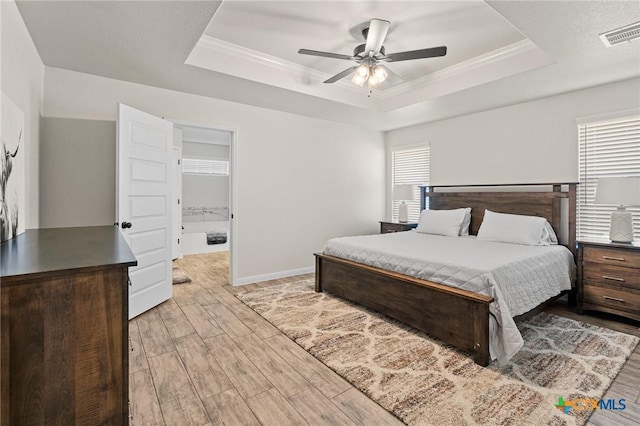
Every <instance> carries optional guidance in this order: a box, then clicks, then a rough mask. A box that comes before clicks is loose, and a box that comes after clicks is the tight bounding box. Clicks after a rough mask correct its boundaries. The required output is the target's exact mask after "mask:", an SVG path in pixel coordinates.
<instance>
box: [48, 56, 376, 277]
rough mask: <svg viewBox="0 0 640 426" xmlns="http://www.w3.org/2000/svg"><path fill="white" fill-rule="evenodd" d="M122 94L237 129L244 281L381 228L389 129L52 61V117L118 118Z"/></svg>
mask: <svg viewBox="0 0 640 426" xmlns="http://www.w3.org/2000/svg"><path fill="white" fill-rule="evenodd" d="M117 102H122V103H125V104H128V105H131V106H133V107H135V108H138V109H141V110H144V111H147V112H150V113H152V114H155V115H158V116H165V117H171V118H172V119H176V120H184V121H188V122H193V123H202V124H208V125H212V126H214V127H219V128H229V129H235V131H236V134H235V137H236V139H235V142H236V150H237V152H236V155H237V157H236V166H237V168H236V174H237V175H236V176H237V181H236V187H237V203H236V205H235V211H234V214H235V220H236V224H237V235H236V236H235V238H236V241H237V250H238V251H237V259H236V260H237V262H238V276H237V277H236V278H237V279H238V280H239V281H241V282H250V281H252V280H260V279H265V278H269V277H270V276H274V275H278V274H280V273H282V271H299V270H302V269H306V268H311V267H312V265H313V262H314V260H313V253H314V252H315V251H319V250H321V249H322V247H323V245H324V243H325V242H326V240H327V239H329V238H331V237H335V236H340V235H353V234H363V233H375V232H376V231H377V229H378V223H377V221H378V220H380V219H381V218H383V217H384V186H385V185H384V178H385V175H384V169H385V161H384V159H385V150H384V143H383V137H382V134H381V133H380V132H375V131H369V130H367V129H364V128H361V127H357V126H350V125H346V124H339V123H334V122H329V121H324V120H318V119H313V118H309V117H303V116H299V115H295V114H289V113H283V112H278V111H273V110H268V109H262V108H257V107H253V106H248V105H241V104H236V103H232V102H227V101H221V100H217V99H212V98H207V97H203V96H196V95H192V94H185V93H180V92H175V91H170V90H165V89H158V88H153V87H149V86H143V85H139V84H133V83H127V82H122V81H117V80H111V79H106V78H102V77H97V76H90V75H86V74H81V73H76V72H72V71H65V70H60V69H55V68H47V69H46V73H45V108H44V111H45V116H47V117H62V118H80V119H92V120H114V119H115V114H116V103H117ZM107 178H108V176H107ZM42 190H43V191H46V187H45V185H44V182H43V186H42ZM104 196H105V197H107V196H111V195H110V194H104Z"/></svg>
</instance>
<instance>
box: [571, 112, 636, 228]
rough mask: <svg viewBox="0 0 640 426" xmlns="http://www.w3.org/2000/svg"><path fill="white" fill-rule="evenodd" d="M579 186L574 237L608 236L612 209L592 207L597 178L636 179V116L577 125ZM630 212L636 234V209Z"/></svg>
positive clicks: (598, 206) (630, 209)
mask: <svg viewBox="0 0 640 426" xmlns="http://www.w3.org/2000/svg"><path fill="white" fill-rule="evenodd" d="M578 133H579V139H580V141H579V145H580V148H579V155H580V158H579V166H580V172H579V174H580V185H579V186H578V230H577V235H578V238H584V237H606V238H608V236H609V227H610V223H611V222H610V220H611V212H612V211H613V210H615V208H616V207H615V206H608V205H596V204H594V199H595V194H596V187H597V184H598V178H601V177H619V176H640V115H634V116H631V117H625V118H616V119H610V120H606V121H598V122H593V123H587V124H580V125H579V126H578ZM627 210H628V211H631V212H632V213H633V229H634V233H635V234H636V235H640V208H638V207H627Z"/></svg>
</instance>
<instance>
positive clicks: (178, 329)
mask: <svg viewBox="0 0 640 426" xmlns="http://www.w3.org/2000/svg"><path fill="white" fill-rule="evenodd" d="M228 262H229V259H228V255H227V253H226V252H222V253H211V254H202V255H190V256H185V257H184V258H183V259H180V260H179V261H176V262H174V263H175V264H176V265H177V266H180V267H181V268H182V269H183V270H184V271H185V272H186V273H187V275H189V276H190V277H191V279H192V280H193V281H192V282H191V283H188V284H179V285H174V286H173V292H174V293H173V294H174V295H173V299H172V300H169V301H167V302H165V303H163V304H162V305H160V306H158V307H156V308H154V309H152V310H150V311H148V312H146V313H144V314H142V315H140V316H138V317H136V318H135V319H133V320H131V321H130V322H129V333H130V346H131V351H130V352H129V381H130V384H129V389H130V400H131V413H130V414H131V424H132V425H168V426H173V425H180V426H182V425H221V424H224V425H261V424H262V425H290V424H293V425H298V424H300V425H305V424H309V425H321V424H325V425H352V424H356V425H398V424H402V423H401V422H400V421H399V420H397V419H396V418H395V417H394V416H392V415H391V414H389V413H388V412H386V411H385V410H384V409H382V408H381V407H380V406H378V405H377V404H376V403H374V402H373V401H371V400H370V399H369V398H367V397H366V396H365V395H364V394H362V393H361V392H360V391H359V390H357V389H355V388H354V387H353V386H351V385H350V384H349V383H347V382H346V381H345V380H343V379H342V378H341V377H340V376H338V375H337V374H335V373H334V372H333V371H332V370H330V369H329V368H328V367H326V366H325V365H324V364H322V363H321V362H319V361H318V360H316V359H315V358H314V357H313V356H311V355H310V354H309V353H307V352H306V351H305V350H303V349H302V348H300V347H299V346H298V345H297V344H295V343H294V342H292V341H291V340H289V339H288V338H287V337H286V336H285V335H284V334H282V333H281V332H280V331H279V330H277V329H276V328H275V327H273V326H272V325H271V324H270V323H268V322H267V321H266V320H264V319H263V318H262V317H260V316H259V315H258V314H256V313H255V312H254V311H252V310H251V309H250V308H248V307H247V306H245V305H244V304H243V303H242V302H240V301H239V300H238V299H236V298H235V297H234V296H233V294H234V293H235V292H237V291H244V290H247V289H252V288H258V287H264V286H268V285H274V284H278V283H283V282H288V281H298V280H301V279H306V278H313V275H312V274H311V275H302V276H297V277H291V278H287V279H281V280H273V281H268V282H264V283H260V284H251V285H248V286H243V287H231V286H230V285H229V280H228ZM547 310H548V311H550V312H553V313H556V314H559V315H564V316H567V317H571V318H577V319H579V320H583V321H586V322H591V323H594V324H597V325H602V326H605V327H609V328H612V329H615V330H619V331H623V332H626V333H630V334H635V335H640V329H639V328H638V324H637V323H635V324H633V323H629V324H624V323H619V322H614V321H611V320H608V319H605V318H604V317H596V316H579V315H576V314H574V313H572V312H570V311H569V310H567V308H566V305H562V304H556V305H552V306H550V307H549V308H547ZM606 397H607V398H608V397H611V398H616V399H618V398H625V399H626V401H627V409H626V410H625V411H621V412H608V411H602V412H597V413H595V414H594V415H593V416H592V418H591V421H590V424H592V425H598V426H604V425H639V424H640V349H636V351H635V352H634V354H633V356H632V357H631V359H630V360H629V362H627V364H626V365H625V367H624V369H623V371H622V373H621V374H620V375H619V376H618V377H617V378H616V380H615V382H614V384H613V385H612V387H611V388H610V390H609V391H608V393H607V395H606Z"/></svg>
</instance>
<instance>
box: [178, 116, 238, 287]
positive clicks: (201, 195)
mask: <svg viewBox="0 0 640 426" xmlns="http://www.w3.org/2000/svg"><path fill="white" fill-rule="evenodd" d="M174 127H175V128H176V129H177V131H178V133H179V134H181V138H180V139H181V140H179V141H177V142H176V141H175V140H174V145H175V146H177V147H178V146H179V148H180V153H181V158H180V163H181V171H182V173H181V177H182V179H181V183H180V187H179V188H178V193H179V194H180V196H179V203H180V209H179V211H180V222H181V223H180V225H179V228H178V233H179V235H178V239H179V241H180V244H179V245H180V249H179V251H180V257H182V256H184V255H191V254H205V253H221V254H222V252H228V254H229V263H230V265H229V266H230V268H229V281H230V283H233V277H234V276H235V274H233V272H232V271H233V269H234V268H233V266H232V265H233V264H234V259H235V256H234V248H235V247H234V244H233V236H234V234H235V226H234V224H233V220H232V219H233V206H234V200H233V199H234V197H233V194H234V193H235V192H234V181H235V180H234V169H235V168H234V165H233V160H234V158H235V156H234V146H235V145H234V139H235V132H234V130H231V129H224V128H217V127H211V126H208V125H202V124H193V123H186V122H180V121H174ZM174 229H175V228H174Z"/></svg>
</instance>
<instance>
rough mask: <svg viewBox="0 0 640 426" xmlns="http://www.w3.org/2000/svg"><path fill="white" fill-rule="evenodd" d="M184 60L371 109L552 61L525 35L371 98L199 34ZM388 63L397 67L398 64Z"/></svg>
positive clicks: (291, 65)
mask: <svg viewBox="0 0 640 426" xmlns="http://www.w3.org/2000/svg"><path fill="white" fill-rule="evenodd" d="M185 63H186V64H188V65H193V66H197V67H201V68H205V69H209V70H212V71H216V72H221V73H225V74H231V75H235V76H238V77H241V78H245V79H248V80H254V81H258V82H261V83H264V84H268V85H271V86H276V87H281V88H283V89H287V90H292V91H297V92H301V93H306V94H309V95H313V96H317V97H321V98H324V99H329V100H333V101H337V102H341V103H345V104H349V105H353V106H356V107H360V108H364V109H367V110H373V111H392V110H395V109H398V108H402V107H406V106H409V105H413V104H416V103H420V102H424V101H426V100H428V99H432V98H436V97H439V96H444V95H447V94H449V93H454V92H457V91H459V90H464V89H467V88H470V87H473V86H477V85H480V84H485V83H488V82H491V81H495V80H498V79H501V78H505V77H508V76H510V75H513V74H517V73H520V72H524V71H528V70H530V69H533V68H537V67H540V66H543V65H547V64H549V63H551V60H550V58H549V57H548V56H547V55H546V53H545V52H544V51H542V50H541V49H540V48H539V47H538V46H536V45H535V44H534V43H533V42H531V41H530V40H529V39H524V40H521V41H518V42H516V43H512V44H510V45H507V46H504V47H501V48H499V49H496V50H493V51H491V52H487V53H485V54H483V55H480V56H477V57H474V58H471V59H469V60H466V61H463V62H460V63H458V64H455V65H453V66H450V67H447V68H445V69H442V70H439V71H435V72H433V73H430V74H427V75H424V76H422V77H419V78H417V79H414V80H410V81H406V82H403V83H400V84H398V85H396V86H393V87H390V88H388V89H374V91H373V93H374V95H373V96H372V97H368V96H366V94H367V90H366V88H365V89H364V90H363V88H361V87H358V86H356V85H354V84H352V83H351V81H350V80H348V79H343V80H341V81H338V82H336V83H334V84H329V85H328V84H322V83H321V82H323V81H324V80H326V79H328V78H329V77H331V75H330V74H327V73H325V72H322V71H318V70H317V69H313V68H309V67H305V66H303V65H300V64H297V63H294V62H290V61H287V60H284V59H281V58H278V57H275V56H271V55H269V54H266V53H263V52H259V51H256V50H253V49H250V48H247V47H243V46H239V45H236V44H233V43H229V42H227V41H224V40H220V39H217V38H214V37H211V36H207V35H203V36H202V37H201V38H200V40H199V41H198V43H197V44H196V46H195V47H194V49H193V50H192V52H191V54H190V55H189V57H188V58H187V60H186V61H185ZM385 65H387V66H389V67H390V68H393V62H390V63H388V64H385Z"/></svg>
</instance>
